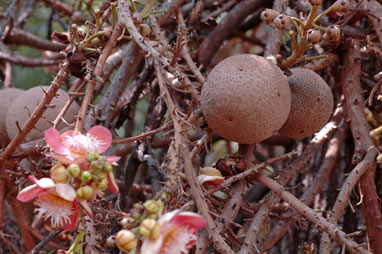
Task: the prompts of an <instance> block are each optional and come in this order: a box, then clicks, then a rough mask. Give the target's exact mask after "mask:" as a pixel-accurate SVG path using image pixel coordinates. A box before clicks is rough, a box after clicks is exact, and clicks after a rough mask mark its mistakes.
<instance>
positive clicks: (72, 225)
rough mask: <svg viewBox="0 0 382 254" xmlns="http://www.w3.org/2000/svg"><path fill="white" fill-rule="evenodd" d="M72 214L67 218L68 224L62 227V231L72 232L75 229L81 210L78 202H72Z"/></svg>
mask: <svg viewBox="0 0 382 254" xmlns="http://www.w3.org/2000/svg"><path fill="white" fill-rule="evenodd" d="M72 212H73V213H72V214H71V215H70V216H69V219H70V223H67V224H64V225H63V226H62V228H63V229H65V230H68V231H73V230H74V229H76V226H77V223H78V218H79V217H80V214H81V210H80V205H79V204H78V202H77V201H76V202H73V206H72Z"/></svg>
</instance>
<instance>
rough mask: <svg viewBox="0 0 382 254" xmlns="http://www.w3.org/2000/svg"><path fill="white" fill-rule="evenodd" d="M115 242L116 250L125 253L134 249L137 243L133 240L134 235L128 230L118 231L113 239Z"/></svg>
mask: <svg viewBox="0 0 382 254" xmlns="http://www.w3.org/2000/svg"><path fill="white" fill-rule="evenodd" d="M115 242H116V244H117V247H118V249H120V250H121V251H126V252H129V251H131V250H133V249H135V248H136V247H137V245H138V241H137V239H136V238H135V235H134V234H133V232H131V231H130V230H121V231H119V232H118V233H117V236H116V237H115Z"/></svg>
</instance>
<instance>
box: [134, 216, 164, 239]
mask: <svg viewBox="0 0 382 254" xmlns="http://www.w3.org/2000/svg"><path fill="white" fill-rule="evenodd" d="M139 232H140V233H141V235H143V236H144V237H146V238H149V239H151V240H155V239H158V237H159V236H160V226H159V223H158V222H157V221H156V220H152V219H145V220H144V221H142V223H141V225H140V226H139Z"/></svg>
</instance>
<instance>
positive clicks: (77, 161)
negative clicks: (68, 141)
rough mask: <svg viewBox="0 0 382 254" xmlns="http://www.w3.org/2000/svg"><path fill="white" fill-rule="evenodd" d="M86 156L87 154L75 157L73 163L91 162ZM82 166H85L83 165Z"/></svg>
mask: <svg viewBox="0 0 382 254" xmlns="http://www.w3.org/2000/svg"><path fill="white" fill-rule="evenodd" d="M86 157H87V155H82V156H78V157H75V158H74V160H73V162H72V163H77V164H82V163H86V165H88V164H89V163H88V161H87V160H86ZM81 168H83V167H81Z"/></svg>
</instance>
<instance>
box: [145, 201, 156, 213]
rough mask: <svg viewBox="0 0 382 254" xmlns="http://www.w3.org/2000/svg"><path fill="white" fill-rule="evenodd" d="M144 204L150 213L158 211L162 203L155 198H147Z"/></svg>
mask: <svg viewBox="0 0 382 254" xmlns="http://www.w3.org/2000/svg"><path fill="white" fill-rule="evenodd" d="M143 206H144V207H145V209H146V211H147V213H149V214H154V213H157V212H158V211H159V208H160V204H159V203H158V202H157V201H155V200H152V199H150V200H147V201H146V202H145V203H144V204H143Z"/></svg>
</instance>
